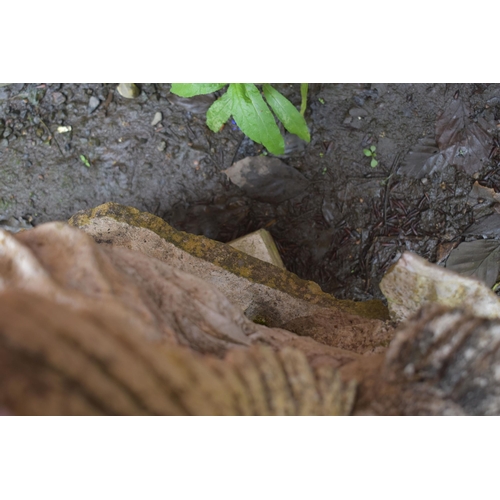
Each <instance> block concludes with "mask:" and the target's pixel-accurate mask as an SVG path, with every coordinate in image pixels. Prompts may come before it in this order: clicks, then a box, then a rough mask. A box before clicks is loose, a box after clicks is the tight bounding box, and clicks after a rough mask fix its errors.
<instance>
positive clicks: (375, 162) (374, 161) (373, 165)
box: [370, 158, 378, 168]
mask: <svg viewBox="0 0 500 500" xmlns="http://www.w3.org/2000/svg"><path fill="white" fill-rule="evenodd" d="M377 165H378V161H377V160H376V159H375V158H373V160H372V161H371V162H370V166H371V167H372V168H375V167H376V166H377Z"/></svg>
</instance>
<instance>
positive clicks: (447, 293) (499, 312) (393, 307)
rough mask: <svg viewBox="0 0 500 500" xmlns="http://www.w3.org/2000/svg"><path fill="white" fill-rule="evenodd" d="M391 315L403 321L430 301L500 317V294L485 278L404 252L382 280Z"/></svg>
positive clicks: (381, 287)
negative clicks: (488, 285)
mask: <svg viewBox="0 0 500 500" xmlns="http://www.w3.org/2000/svg"><path fill="white" fill-rule="evenodd" d="M380 289H381V290H382V293H383V294H384V295H385V297H386V298H387V302H388V305H389V312H390V314H391V318H392V319H393V320H395V321H403V320H405V319H407V318H409V317H410V316H412V315H413V314H415V313H416V312H417V311H418V310H419V309H420V308H421V307H422V306H423V305H425V304H427V303H437V304H441V305H443V306H447V307H461V308H463V309H465V310H466V311H468V312H470V313H471V314H475V315H476V316H479V317H482V318H500V300H499V298H498V297H497V296H496V295H495V294H494V293H493V292H492V291H491V290H490V289H489V288H488V287H486V286H485V285H484V284H483V283H482V282H480V281H479V280H476V279H473V278H467V277H464V276H461V275H459V274H457V273H455V272H453V271H450V270H447V269H444V268H442V267H440V266H437V265H435V264H431V263H430V262H428V261H426V260H425V259H422V258H421V257H419V256H418V255H415V254H413V253H410V252H405V253H404V254H403V255H402V257H401V258H400V259H399V260H398V262H396V264H394V265H393V266H392V267H391V268H390V269H389V271H388V272H387V274H386V275H385V276H384V277H383V279H382V281H381V282H380Z"/></svg>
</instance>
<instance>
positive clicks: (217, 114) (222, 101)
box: [207, 92, 233, 132]
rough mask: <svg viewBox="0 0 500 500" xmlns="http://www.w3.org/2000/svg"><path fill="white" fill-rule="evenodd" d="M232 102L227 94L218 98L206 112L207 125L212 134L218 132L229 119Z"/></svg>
mask: <svg viewBox="0 0 500 500" xmlns="http://www.w3.org/2000/svg"><path fill="white" fill-rule="evenodd" d="M232 109H233V101H232V100H231V96H230V94H229V92H226V93H225V94H224V95H223V96H221V97H219V98H218V99H217V100H216V101H215V102H214V103H213V104H212V105H211V106H210V108H208V111H207V125H208V128H209V129H210V130H212V132H218V131H219V130H220V129H221V128H222V125H224V123H226V122H227V121H228V120H229V118H230V117H231V113H232Z"/></svg>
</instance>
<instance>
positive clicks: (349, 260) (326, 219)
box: [0, 84, 500, 300]
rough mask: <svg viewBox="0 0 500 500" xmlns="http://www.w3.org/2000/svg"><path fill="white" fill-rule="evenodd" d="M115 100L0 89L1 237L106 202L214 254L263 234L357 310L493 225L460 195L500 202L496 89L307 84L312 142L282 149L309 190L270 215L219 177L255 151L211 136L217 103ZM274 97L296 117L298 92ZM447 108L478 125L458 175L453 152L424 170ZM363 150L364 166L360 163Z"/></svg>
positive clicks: (80, 92) (289, 88) (144, 88)
mask: <svg viewBox="0 0 500 500" xmlns="http://www.w3.org/2000/svg"><path fill="white" fill-rule="evenodd" d="M115 88H116V84H63V85H61V84H12V85H9V86H6V87H1V88H0V225H3V226H5V227H10V228H13V229H15V228H16V227H17V228H19V227H30V226H32V225H37V224H40V223H43V222H46V221H51V220H66V219H68V218H69V217H71V216H72V215H73V214H74V213H75V212H77V211H78V210H82V209H86V208H90V207H93V206H96V205H99V204H101V203H104V202H107V201H115V202H118V203H122V204H126V205H131V206H133V207H136V208H138V209H139V210H144V211H148V212H151V213H153V214H155V215H158V216H160V217H162V218H163V219H165V220H166V221H167V222H169V223H170V224H172V225H173V226H174V227H175V228H177V229H181V230H184V231H188V232H192V233H195V234H204V235H206V236H208V237H210V238H214V239H218V240H220V241H224V242H226V241H230V240H232V239H235V238H237V237H240V236H242V235H244V234H247V233H249V232H252V231H255V230H257V229H260V228H266V229H268V230H269V231H270V232H271V233H272V235H273V236H274V238H275V240H276V242H277V245H278V248H279V250H280V253H281V256H282V258H283V261H284V263H285V266H286V267H287V269H288V270H290V271H292V272H294V273H296V274H297V275H299V276H300V277H301V278H305V279H310V280H314V281H316V282H317V283H318V284H319V285H320V286H321V287H322V288H323V290H324V291H326V292H329V293H332V294H333V295H335V296H336V297H338V298H343V299H355V300H366V299H371V298H381V297H382V295H381V292H380V290H379V288H378V283H379V282H380V279H381V277H382V276H383V274H384V273H385V272H386V270H387V269H388V267H389V266H390V265H391V264H392V263H393V262H394V261H395V260H396V259H397V258H398V257H399V256H400V255H401V253H402V252H403V251H404V250H411V251H413V252H415V253H417V254H419V255H421V256H422V257H424V258H426V259H429V260H430V261H431V262H437V261H441V260H443V257H444V256H446V254H447V252H449V251H450V250H451V248H453V246H454V245H456V244H457V243H459V242H460V241H462V240H463V235H464V232H465V230H466V228H467V227H469V226H470V225H471V224H472V223H473V222H474V221H475V220H477V219H478V218H480V217H481V216H484V215H487V214H489V213H492V212H493V210H494V207H493V205H494V204H493V203H488V202H487V201H486V202H485V201H484V200H482V199H481V198H478V197H477V196H476V197H475V198H474V197H471V196H469V194H470V192H471V189H472V186H473V184H474V182H475V181H479V182H480V183H481V184H482V185H484V186H487V187H489V188H493V189H495V190H496V191H499V190H500V175H499V174H498V167H499V165H500V164H499V160H500V154H499V149H498V131H499V123H500V85H499V84H490V85H478V84H453V85H447V84H429V85H425V84H312V85H310V90H309V103H308V109H307V112H306V120H307V122H308V125H309V127H310V131H311V142H310V143H309V144H307V145H306V144H304V143H302V142H301V141H300V140H296V138H294V136H287V137H286V144H287V148H286V151H285V155H283V157H281V159H282V160H283V161H284V162H285V163H287V164H288V165H289V166H291V167H294V168H295V169H297V170H298V171H299V172H300V173H301V174H302V175H303V176H304V178H305V179H306V182H305V183H304V186H303V190H302V191H301V192H300V193H299V194H298V195H296V196H294V197H293V198H291V199H288V200H286V201H283V202H281V203H264V202H262V201H258V200H256V199H253V198H251V197H249V196H247V195H245V193H244V192H243V191H242V190H241V189H240V188H238V187H237V186H235V185H234V184H232V183H231V182H230V181H229V179H228V178H227V176H226V175H225V174H224V173H223V170H225V169H227V168H229V167H230V166H231V165H232V164H233V163H234V162H235V161H237V160H240V159H242V158H244V157H246V156H257V155H260V154H263V153H265V150H263V148H262V147H261V146H259V145H256V144H254V143H253V142H252V141H250V140H249V139H247V138H245V137H244V135H243V134H242V133H241V131H240V130H239V129H238V127H237V126H236V125H235V124H234V123H228V124H227V125H226V126H225V127H224V128H223V130H222V131H221V132H219V133H217V134H214V133H213V132H211V131H210V130H209V129H208V128H207V127H206V125H205V112H206V110H207V109H208V107H209V106H210V104H211V102H213V100H214V98H215V97H214V96H202V97H198V98H191V99H181V98H178V97H177V96H174V95H172V94H170V92H169V88H170V86H169V85H168V84H143V85H140V88H141V93H140V95H139V97H137V98H136V99H125V98H123V97H121V96H120V95H119V94H118V93H117V92H116V90H115ZM277 88H278V89H279V90H280V91H281V92H282V93H283V94H285V95H286V96H287V97H288V98H289V99H290V100H291V101H292V102H293V103H294V104H296V105H299V104H300V92H299V86H298V85H285V84H283V85H277ZM457 99H460V100H461V101H460V102H461V103H463V107H464V109H466V110H467V111H466V113H465V115H466V118H465V119H466V120H467V121H468V123H470V124H471V125H470V130H472V132H471V133H472V134H473V132H474V130H473V129H472V127H474V126H476V125H475V124H478V123H480V124H481V127H482V129H481V134H482V135H481V141H480V142H481V147H482V148H483V150H484V151H483V153H484V154H482V155H479V154H478V156H477V162H474V161H472V163H471V162H469V163H468V164H467V166H466V168H465V167H463V166H462V165H461V162H460V160H461V158H459V157H462V156H463V155H464V154H466V153H467V151H466V150H464V149H462V148H460V149H458V153H457V154H456V156H457V161H453V159H450V156H449V155H448V156H443V158H445V160H446V161H445V160H443V161H441V162H437V163H436V162H433V163H432V168H428V169H427V170H426V169H422V168H421V165H420V163H422V165H423V164H424V163H425V162H426V159H427V158H428V157H429V156H430V155H431V154H433V153H436V151H438V150H439V147H440V145H441V146H442V143H440V142H439V140H438V141H437V142H438V145H436V144H434V142H435V141H434V139H435V135H436V123H437V120H438V119H439V117H440V116H443V113H444V111H445V110H446V109H450V106H452V105H453V103H454V102H456V101H457ZM157 113H161V119H160V121H158V123H155V124H154V125H153V124H152V123H153V122H154V121H157V120H154V118H155V115H156V114H157ZM158 117H159V115H157V119H158ZM441 122H442V120H441ZM454 126H458V125H456V124H455V125H454ZM477 126H479V125H477ZM61 127H63V128H61ZM438 129H439V123H438ZM440 132H442V130H440ZM445 135H446V134H444V133H442V136H441V137H444V136H445ZM448 136H449V134H448ZM448 136H446V137H448ZM429 138H430V139H429ZM426 141H427V142H426ZM429 141H430V142H429ZM443 141H444V139H442V142H443ZM476 142H477V141H476ZM475 144H476V143H473V142H471V151H472V150H474V152H475V153H477V148H476V149H474V147H475V146H474V145H475ZM478 144H479V143H478ZM372 145H374V146H376V155H377V160H378V162H379V163H378V165H377V166H376V167H375V168H372V167H371V166H370V158H368V157H367V156H365V155H364V154H363V149H365V148H368V147H370V146H372ZM478 147H479V146H478ZM422 151H424V153H425V154H424V153H422ZM415 153H418V154H422V155H423V156H418V155H416V154H415ZM412 154H413V156H411V155H412ZM419 162H420V163H419ZM426 164H427V163H426ZM476 165H477V168H476Z"/></svg>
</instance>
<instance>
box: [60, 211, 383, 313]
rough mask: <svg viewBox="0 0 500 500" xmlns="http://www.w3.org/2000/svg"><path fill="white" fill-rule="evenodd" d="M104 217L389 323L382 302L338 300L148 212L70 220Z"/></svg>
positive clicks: (86, 214) (241, 272)
mask: <svg viewBox="0 0 500 500" xmlns="http://www.w3.org/2000/svg"><path fill="white" fill-rule="evenodd" d="M100 217H110V218H113V219H115V220H116V221H119V222H125V223H127V224H129V225H131V226H135V227H141V228H146V229H149V230H150V231H153V232H154V233H156V234H157V235H158V236H160V237H161V238H164V239H165V240H166V241H168V242H170V243H172V244H174V245H175V246H177V247H178V248H181V249H182V250H184V251H186V252H188V253H190V254H191V255H193V256H195V257H198V258H200V259H203V260H206V261H208V262H211V263H212V264H215V265H217V266H220V267H221V268H223V269H225V270H227V271H229V272H231V273H234V274H236V275H237V276H241V277H244V278H247V279H249V280H251V281H253V282H255V283H260V284H263V285H265V286H268V287H271V288H274V289H277V290H281V291H283V292H285V293H288V294H289V295H291V296H293V297H296V298H298V299H302V300H305V301H307V302H310V303H312V304H315V305H318V306H321V307H335V308H338V309H341V310H343V311H345V312H348V313H351V314H357V315H359V316H363V317H365V318H371V319H382V320H386V319H389V313H388V311H387V308H386V307H385V306H384V305H383V304H382V302H381V301H379V300H368V301H366V302H354V301H351V300H338V299H336V298H335V297H333V296H332V295H329V294H327V293H324V292H323V291H322V290H321V288H320V287H319V285H317V284H316V283H314V282H312V281H306V280H303V279H301V278H299V277H298V276H297V275H295V274H293V273H291V272H289V271H286V270H283V269H280V268H278V267H276V266H273V265H272V264H269V263H267V262H264V261H261V260H259V259H256V258H255V257H252V256H250V255H247V254H245V253H243V252H240V251H239V250H236V249H235V248H232V247H230V246H229V245H226V244H224V243H220V242H218V241H215V240H211V239H209V238H206V237H204V236H198V235H194V234H188V233H185V232H183V231H177V230H176V229H174V228H173V227H172V226H170V225H169V224H167V223H166V222H165V221H164V220H163V219H161V218H159V217H156V216H155V215H152V214H150V213H147V212H140V211H139V210H137V209H136V208H133V207H127V206H124V205H120V204H118V203H113V202H109V203H105V204H103V205H99V206H98V207H96V208H92V209H89V210H84V211H80V212H78V213H76V214H75V215H74V216H73V217H71V219H70V220H69V224H71V225H72V226H74V227H84V226H86V225H88V224H90V221H91V220H92V219H95V218H100Z"/></svg>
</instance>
